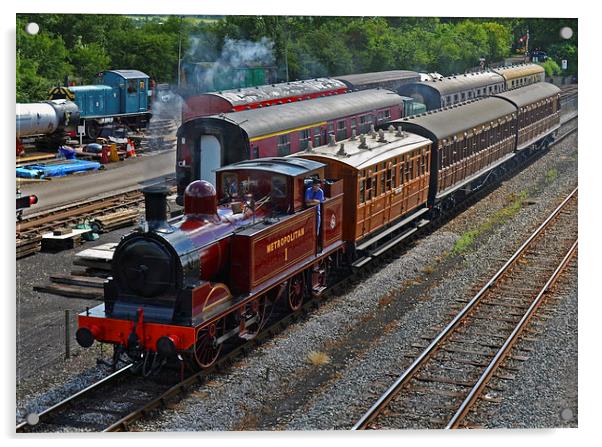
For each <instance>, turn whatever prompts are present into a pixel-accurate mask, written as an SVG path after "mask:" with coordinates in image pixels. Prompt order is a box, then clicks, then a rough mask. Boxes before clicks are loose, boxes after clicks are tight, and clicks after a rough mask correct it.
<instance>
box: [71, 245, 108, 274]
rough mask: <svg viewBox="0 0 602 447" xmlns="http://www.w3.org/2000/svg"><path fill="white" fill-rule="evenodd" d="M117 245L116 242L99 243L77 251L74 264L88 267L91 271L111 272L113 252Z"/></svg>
mask: <svg viewBox="0 0 602 447" xmlns="http://www.w3.org/2000/svg"><path fill="white" fill-rule="evenodd" d="M116 247H117V243H116V242H110V243H108V244H102V245H98V246H96V247H93V248H87V249H86V250H82V251H80V252H79V253H76V255H75V260H74V261H73V264H74V265H78V266H81V267H86V269H87V270H90V271H100V272H107V273H110V272H111V261H112V260H113V253H114V252H115V248H116Z"/></svg>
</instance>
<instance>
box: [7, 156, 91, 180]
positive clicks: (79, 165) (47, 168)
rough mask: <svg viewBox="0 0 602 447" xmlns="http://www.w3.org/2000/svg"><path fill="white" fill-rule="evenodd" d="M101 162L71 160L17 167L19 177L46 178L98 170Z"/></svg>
mask: <svg viewBox="0 0 602 447" xmlns="http://www.w3.org/2000/svg"><path fill="white" fill-rule="evenodd" d="M100 167H101V164H100V163H98V162H96V161H85V160H69V161H65V162H63V163H56V164H47V165H43V164H32V165H26V166H22V167H20V168H17V177H21V178H44V177H62V176H65V175H68V174H72V173H74V172H83V171H96V170H98V169H100Z"/></svg>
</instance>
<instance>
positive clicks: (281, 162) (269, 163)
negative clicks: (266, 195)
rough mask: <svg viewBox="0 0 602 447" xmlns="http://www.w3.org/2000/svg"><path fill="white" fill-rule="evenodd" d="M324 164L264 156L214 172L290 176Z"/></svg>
mask: <svg viewBox="0 0 602 447" xmlns="http://www.w3.org/2000/svg"><path fill="white" fill-rule="evenodd" d="M324 166H326V165H325V164H324V163H320V162H318V161H314V160H305V159H303V158H285V157H266V158H257V159H255V160H243V161H239V162H237V163H233V164H231V165H228V166H224V167H222V168H219V169H216V171H215V172H225V171H241V170H249V171H270V172H273V173H274V174H282V175H286V176H290V177H298V176H303V175H307V174H311V173H313V172H314V171H315V170H317V169H320V168H323V167H324Z"/></svg>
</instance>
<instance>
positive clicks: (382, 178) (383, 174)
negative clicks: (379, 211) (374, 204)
mask: <svg viewBox="0 0 602 447" xmlns="http://www.w3.org/2000/svg"><path fill="white" fill-rule="evenodd" d="M378 176H379V178H380V189H379V191H378V193H379V194H383V193H384V192H385V173H384V172H381V173H380V174H378Z"/></svg>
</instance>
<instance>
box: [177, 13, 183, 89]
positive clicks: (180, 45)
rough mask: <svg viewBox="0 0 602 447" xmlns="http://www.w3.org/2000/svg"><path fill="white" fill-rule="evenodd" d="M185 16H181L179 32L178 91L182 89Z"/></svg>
mask: <svg viewBox="0 0 602 447" xmlns="http://www.w3.org/2000/svg"><path fill="white" fill-rule="evenodd" d="M183 18H184V16H180V29H179V31H178V90H179V89H180V76H181V75H180V70H181V66H182V19H183Z"/></svg>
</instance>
